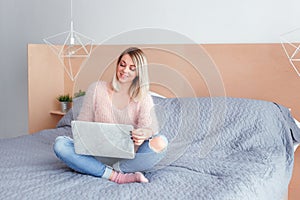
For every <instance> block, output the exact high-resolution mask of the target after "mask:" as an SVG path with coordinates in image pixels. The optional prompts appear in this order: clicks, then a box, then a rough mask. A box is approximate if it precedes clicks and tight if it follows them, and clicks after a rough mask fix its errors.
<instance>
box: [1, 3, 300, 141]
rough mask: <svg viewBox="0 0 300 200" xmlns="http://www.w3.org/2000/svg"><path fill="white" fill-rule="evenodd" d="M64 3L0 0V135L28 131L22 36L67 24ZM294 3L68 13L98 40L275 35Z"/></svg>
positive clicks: (31, 37) (293, 18)
mask: <svg viewBox="0 0 300 200" xmlns="http://www.w3.org/2000/svg"><path fill="white" fill-rule="evenodd" d="M69 6H70V0H63V1H62V0H51V1H50V0H26V1H23V0H0V44H1V48H0V55H1V59H0V67H1V73H0V88H1V93H2V94H1V100H0V106H1V114H0V137H13V136H18V135H23V134H26V133H27V129H28V127H27V123H28V117H27V115H28V108H27V104H28V102H27V44H28V43H43V41H42V39H43V38H45V37H48V36H51V35H54V34H56V33H60V32H63V31H66V30H69V20H70V8H69ZM299 8H300V1H298V0H263V1H262V0H251V1H250V0H248V1H243V0H227V1H222V0H205V1H204V0H186V1H183V0H182V1H179V0H163V1H161V0H152V1H146V0H131V1H121V0H118V1H117V0H111V1H103V0H102V1H100V0H86V1H84V0H74V1H73V16H74V17H73V18H74V26H75V30H76V31H78V32H80V33H84V34H85V35H87V36H89V37H92V38H94V39H95V40H96V42H97V43H103V42H105V43H108V44H123V43H187V42H190V43H277V42H280V40H279V36H280V34H282V33H285V32H287V31H289V30H292V29H295V28H298V27H300V22H298V21H297V20H298V19H300V12H298V11H299ZM145 28H148V29H145ZM149 28H151V29H149ZM166 30H168V31H166ZM128 31H129V34H127V35H126V34H125V33H126V32H128ZM153 31H154V32H153ZM153 33H154V34H153ZM178 36H182V37H178Z"/></svg>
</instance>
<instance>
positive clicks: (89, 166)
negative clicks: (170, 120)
mask: <svg viewBox="0 0 300 200" xmlns="http://www.w3.org/2000/svg"><path fill="white" fill-rule="evenodd" d="M157 136H160V137H162V138H163V139H164V140H165V142H166V144H168V141H167V138H166V137H164V136H163V135H156V136H155V137H157ZM53 149H54V152H55V154H56V156H57V157H58V158H59V159H61V160H62V161H63V162H64V163H65V164H66V165H67V166H69V167H70V168H71V169H73V170H75V171H77V172H80V173H83V174H88V175H92V176H96V177H102V175H103V174H104V172H105V170H106V167H107V165H106V164H104V163H103V162H101V161H100V160H99V159H97V158H96V157H94V156H87V155H79V154H76V153H75V149H74V142H73V139H71V138H70V137H67V136H58V137H57V138H56V140H55V143H54V146H53ZM165 155H166V148H165V149H163V150H162V151H161V152H155V151H154V150H153V149H152V148H151V146H150V143H149V140H146V141H145V142H144V143H143V144H142V145H141V146H140V147H139V149H138V151H137V152H136V155H135V158H134V159H121V160H119V161H118V162H116V163H115V164H114V165H113V168H114V169H115V170H116V171H121V172H124V173H128V172H137V171H147V170H150V169H151V168H152V167H154V166H155V165H156V164H157V163H158V162H159V161H160V160H161V159H162V158H163V157H164V156H165Z"/></svg>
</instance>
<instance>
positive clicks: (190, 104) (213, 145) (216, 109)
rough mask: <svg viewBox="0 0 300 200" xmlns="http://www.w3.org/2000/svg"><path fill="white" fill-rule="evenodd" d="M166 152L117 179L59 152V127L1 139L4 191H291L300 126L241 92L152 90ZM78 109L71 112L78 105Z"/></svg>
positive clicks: (49, 195) (236, 197)
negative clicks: (203, 94)
mask: <svg viewBox="0 0 300 200" xmlns="http://www.w3.org/2000/svg"><path fill="white" fill-rule="evenodd" d="M154 102H155V104H156V112H157V116H158V119H159V122H160V126H161V129H160V132H161V134H164V135H165V136H167V138H168V140H169V147H168V151H167V156H166V157H165V158H164V159H163V160H162V161H161V162H160V163H158V165H157V166H155V167H154V169H152V170H150V171H147V172H146V173H145V176H146V177H147V178H148V179H149V180H150V183H145V184H140V183H130V184H122V185H118V184H116V183H113V182H110V181H107V180H104V179H101V178H96V177H92V176H88V175H83V174H79V173H76V172H74V171H72V170H70V169H69V168H68V167H66V166H65V165H64V164H63V163H62V162H61V161H60V160H59V159H57V158H56V157H55V155H54V153H53V150H52V145H53V142H54V140H55V138H56V137H57V136H58V135H71V128H70V121H71V120H72V119H73V118H74V117H73V114H74V113H75V111H74V110H73V111H72V110H71V111H69V113H68V114H67V115H66V116H65V117H64V118H63V119H62V120H61V121H60V123H59V124H58V126H57V128H55V129H49V130H44V131H41V132H38V133H36V134H33V135H26V136H21V137H16V138H9V139H2V140H0V155H1V156H0V188H1V189H0V197H1V199H197V200H198V199H204V200H209V199H216V200H247V199H249V200H250V199H251V200H254V199H259V200H276V199H282V198H283V196H284V195H285V193H286V191H287V188H288V183H289V181H290V178H291V174H292V168H293V160H294V157H293V156H294V155H293V143H294V142H299V139H300V131H299V129H298V128H297V126H296V125H295V123H294V121H293V118H292V116H291V115H290V113H289V111H288V109H287V108H285V107H283V106H281V105H278V104H275V103H273V102H267V101H260V100H250V99H237V98H221V97H215V98H174V99H162V98H157V97H154ZM72 112H73V113H72Z"/></svg>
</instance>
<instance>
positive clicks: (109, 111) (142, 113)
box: [77, 81, 157, 132]
mask: <svg viewBox="0 0 300 200" xmlns="http://www.w3.org/2000/svg"><path fill="white" fill-rule="evenodd" d="M153 106H154V104H153V100H152V97H151V96H150V94H147V95H146V96H145V97H144V98H143V99H142V100H141V101H137V102H136V101H133V100H132V101H130V103H129V104H128V105H127V106H126V107H125V108H123V109H118V108H116V107H115V106H114V105H113V104H112V90H111V89H110V87H109V86H108V83H106V82H103V81H98V82H95V83H93V84H91V85H90V86H89V88H88V90H87V92H86V95H85V97H84V100H83V104H82V107H81V110H80V113H79V116H78V118H77V120H80V121H93V122H102V123H117V124H131V125H133V126H134V128H152V130H153V131H154V132H156V131H157V120H156V116H155V112H154V109H153Z"/></svg>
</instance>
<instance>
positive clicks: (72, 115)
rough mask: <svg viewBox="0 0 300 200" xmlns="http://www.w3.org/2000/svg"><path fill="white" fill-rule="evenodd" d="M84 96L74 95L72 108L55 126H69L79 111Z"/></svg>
mask: <svg viewBox="0 0 300 200" xmlns="http://www.w3.org/2000/svg"><path fill="white" fill-rule="evenodd" d="M83 99H84V96H80V97H76V98H74V99H73V106H72V108H71V109H70V110H69V111H68V112H67V113H66V114H65V115H64V116H63V117H62V118H61V120H59V122H58V123H57V125H56V128H60V127H64V126H69V127H71V121H73V120H75V119H76V118H77V117H78V115H79V112H80V109H81V105H82V102H83Z"/></svg>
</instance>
